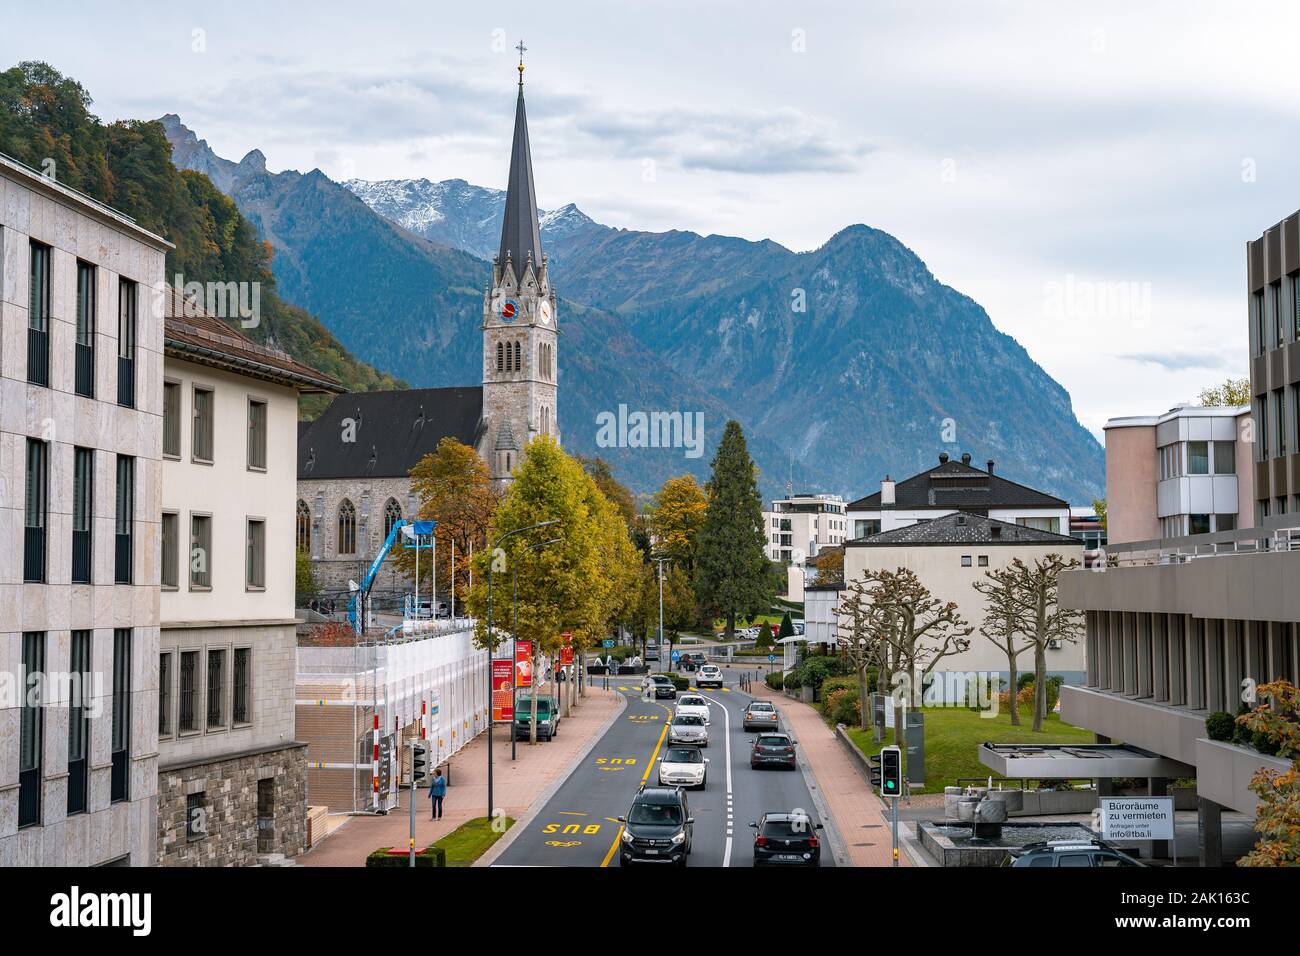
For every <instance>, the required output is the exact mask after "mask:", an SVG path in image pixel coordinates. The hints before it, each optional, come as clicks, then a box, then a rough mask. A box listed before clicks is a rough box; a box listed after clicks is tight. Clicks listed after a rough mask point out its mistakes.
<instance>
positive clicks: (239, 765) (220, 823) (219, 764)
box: [158, 742, 307, 866]
mask: <svg viewBox="0 0 1300 956" xmlns="http://www.w3.org/2000/svg"><path fill="white" fill-rule="evenodd" d="M306 753H307V745H306V744H303V743H296V742H295V743H293V744H291V745H289V746H288V747H285V748H283V749H272V750H266V751H262V752H258V753H251V754H247V755H244V756H238V757H233V758H231V759H229V760H219V761H215V762H212V763H200V764H192V765H188V766H176V767H167V768H163V770H162V771H161V772H160V773H159V780H158V864H159V865H160V866H252V865H255V864H256V863H257V857H258V854H259V853H283V854H284V855H285V857H294V856H297V855H298V854H299V853H302V852H303V850H305V849H306V847H307V763H306ZM263 780H269V781H271V782H272V783H271V786H273V787H274V803H273V817H272V819H273V826H272V828H271V829H270V830H269V831H267V832H265V833H259V812H258V789H259V782H260V781H263ZM191 794H202V795H203V799H202V802H201V814H200V816H199V818H198V819H199V821H200V824H199V825H200V828H201V829H203V830H205V831H206V832H205V833H202V834H196V835H195V836H193V837H191V836H189V835H187V833H186V816H187V810H186V808H187V806H188V799H189V796H190V795H191ZM259 837H260V839H259Z"/></svg>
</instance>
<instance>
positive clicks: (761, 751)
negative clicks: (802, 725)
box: [749, 734, 799, 770]
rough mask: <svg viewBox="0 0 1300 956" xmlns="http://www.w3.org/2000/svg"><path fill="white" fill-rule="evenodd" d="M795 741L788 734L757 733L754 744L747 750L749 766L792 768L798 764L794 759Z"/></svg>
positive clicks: (752, 768) (751, 767)
mask: <svg viewBox="0 0 1300 956" xmlns="http://www.w3.org/2000/svg"><path fill="white" fill-rule="evenodd" d="M795 743H796V741H795V740H794V738H792V737H791V736H790V735H789V734H759V735H758V736H757V737H755V738H754V746H753V748H752V749H751V750H750V751H749V767H750V769H751V770H757V769H758V768H759V767H785V768H786V769H788V770H793V769H795V767H797V766H798V765H799V764H798V762H797V761H796V760H795V755H794V748H795Z"/></svg>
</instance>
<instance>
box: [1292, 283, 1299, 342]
mask: <svg viewBox="0 0 1300 956" xmlns="http://www.w3.org/2000/svg"><path fill="white" fill-rule="evenodd" d="M1291 299H1292V309H1291V311H1292V313H1293V319H1292V322H1293V325H1294V329H1295V337H1296V339H1297V340H1300V272H1297V273H1296V274H1295V275H1293V276H1292V277H1291Z"/></svg>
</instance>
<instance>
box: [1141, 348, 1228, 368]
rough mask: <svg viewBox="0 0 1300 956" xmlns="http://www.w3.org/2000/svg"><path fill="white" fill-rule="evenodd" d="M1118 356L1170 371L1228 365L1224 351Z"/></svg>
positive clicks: (1144, 353) (1142, 353)
mask: <svg viewBox="0 0 1300 956" xmlns="http://www.w3.org/2000/svg"><path fill="white" fill-rule="evenodd" d="M1117 357H1118V358H1120V359H1121V360H1123V361H1126V362H1137V363H1138V364H1140V365H1155V366H1158V367H1160V368H1162V369H1164V370H1165V371H1168V372H1186V371H1190V370H1192V369H1211V370H1213V369H1221V368H1227V367H1228V363H1227V362H1226V361H1224V355H1223V353H1222V352H1210V351H1173V352H1136V353H1132V354H1129V355H1120V356H1117Z"/></svg>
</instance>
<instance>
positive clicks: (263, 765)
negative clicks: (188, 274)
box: [156, 291, 341, 866]
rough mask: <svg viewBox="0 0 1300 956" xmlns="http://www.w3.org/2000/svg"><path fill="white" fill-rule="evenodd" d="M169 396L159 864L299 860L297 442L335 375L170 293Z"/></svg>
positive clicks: (165, 413)
mask: <svg viewBox="0 0 1300 956" xmlns="http://www.w3.org/2000/svg"><path fill="white" fill-rule="evenodd" d="M167 305H168V308H167V321H166V332H165V353H164V354H165V358H164V363H163V375H162V383H161V386H162V387H161V393H162V422H161V425H162V429H161V435H162V457H163V465H162V504H161V509H160V511H161V515H162V521H161V534H160V537H161V567H160V571H161V581H162V600H161V607H162V621H161V627H162V632H161V639H160V641H159V656H158V670H157V673H158V688H159V692H158V712H157V713H158V716H157V727H156V729H157V735H158V776H159V785H158V862H159V863H160V864H161V865H163V866H244V865H250V864H253V863H256V862H257V859H258V857H259V855H265V854H281V855H284V856H287V857H292V856H294V855H296V854H298V853H300V852H301V851H302V850H303V849H304V847H305V841H306V812H307V792H306V791H307V788H306V774H307V768H306V753H305V751H306V744H304V743H300V742H298V741H297V739H296V737H295V735H294V674H295V669H296V668H295V654H296V649H297V638H296V634H295V624H296V622H295V619H294V573H295V568H294V518H295V514H294V503H295V501H296V500H297V493H296V488H295V485H296V477H297V468H296V462H295V460H294V457H295V452H294V448H295V443H294V438H295V437H296V434H297V428H298V424H297V423H298V396H299V395H300V394H304V393H306V394H320V393H326V394H328V393H333V392H338V391H340V390H341V386H340V385H339V383H338V382H337V381H335V380H334V379H333V378H331V377H330V376H328V375H324V374H322V373H320V372H317V371H315V370H314V369H311V368H308V367H307V366H305V365H302V364H301V363H299V362H296V361H295V360H293V359H292V358H290V357H289V356H288V355H286V354H284V353H283V352H279V351H276V350H274V349H271V348H268V347H266V346H263V345H259V344H257V343H255V342H253V341H252V340H250V339H248V338H247V337H245V336H244V335H242V334H241V333H239V332H238V331H237V330H235V329H233V328H231V327H230V326H229V325H227V324H226V323H224V322H222V321H220V320H219V319H217V318H214V317H212V316H209V315H206V314H204V313H203V311H202V310H201V309H200V308H199V307H198V306H197V305H196V304H195V303H194V302H192V301H187V300H184V299H182V297H181V296H180V295H179V294H177V293H176V292H175V291H169V294H168V296H167Z"/></svg>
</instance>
